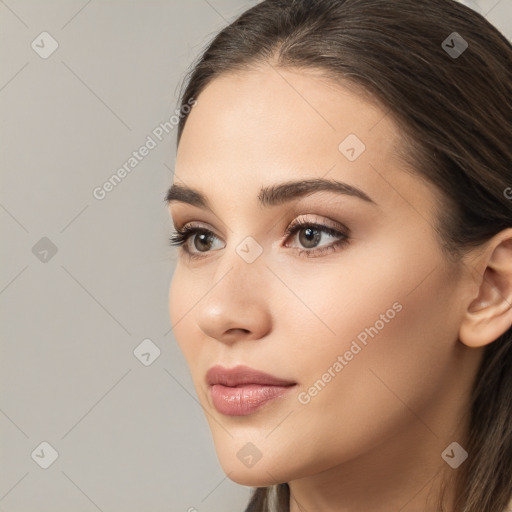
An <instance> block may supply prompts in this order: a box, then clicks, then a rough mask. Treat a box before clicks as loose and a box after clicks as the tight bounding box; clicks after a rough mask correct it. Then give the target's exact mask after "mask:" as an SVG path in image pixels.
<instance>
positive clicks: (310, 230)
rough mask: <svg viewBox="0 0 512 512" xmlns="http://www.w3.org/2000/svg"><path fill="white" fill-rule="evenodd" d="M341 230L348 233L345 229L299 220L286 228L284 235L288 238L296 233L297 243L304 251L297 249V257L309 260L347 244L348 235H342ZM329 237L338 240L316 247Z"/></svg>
mask: <svg viewBox="0 0 512 512" xmlns="http://www.w3.org/2000/svg"><path fill="white" fill-rule="evenodd" d="M342 230H343V231H346V232H348V229H347V228H345V227H340V230H338V229H334V228H331V227H329V226H325V225H324V224H319V223H316V222H310V221H307V220H304V219H299V220H297V221H295V222H294V223H293V224H292V225H291V226H290V227H288V229H287V230H286V235H287V237H288V238H289V237H291V236H293V235H296V234H297V233H298V235H299V236H298V241H299V243H300V245H302V247H305V249H300V248H299V249H298V253H299V256H305V257H308V258H311V257H316V256H320V255H323V254H325V253H327V252H334V251H336V250H337V249H338V248H341V247H343V246H345V245H346V244H348V243H349V242H348V239H349V238H348V234H347V233H344V232H343V231H342ZM323 235H327V236H323ZM329 237H330V238H331V239H332V238H334V239H338V240H335V241H334V242H332V243H329V244H327V245H321V246H318V244H319V243H320V242H321V241H322V239H323V238H327V239H329ZM295 238H297V237H295ZM327 241H329V240H327Z"/></svg>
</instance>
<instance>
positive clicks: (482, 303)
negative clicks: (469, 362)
mask: <svg viewBox="0 0 512 512" xmlns="http://www.w3.org/2000/svg"><path fill="white" fill-rule="evenodd" d="M486 245H487V247H486V249H485V250H484V251H483V253H481V254H479V256H478V258H477V262H476V265H473V268H474V270H476V272H473V274H475V277H474V279H475V283H474V285H475V286H474V288H473V295H472V297H471V298H470V299H469V303H468V306H467V308H466V310H465V311H464V317H463V319H462V323H461V325H460V329H459V340H460V341H461V342H462V343H464V344H465V345H467V346H469V347H482V346H484V345H488V344H489V343H492V342H493V341H495V340H496V339H497V338H499V337H500V336H501V335H502V334H503V333H504V332H506V331H507V330H508V329H509V328H510V327H511V326H512V228H507V229H505V230H503V231H501V232H500V233H498V234H497V235H495V236H494V237H493V238H492V239H491V240H489V241H488V242H487V244H486ZM475 288H476V297H475V293H474V292H475Z"/></svg>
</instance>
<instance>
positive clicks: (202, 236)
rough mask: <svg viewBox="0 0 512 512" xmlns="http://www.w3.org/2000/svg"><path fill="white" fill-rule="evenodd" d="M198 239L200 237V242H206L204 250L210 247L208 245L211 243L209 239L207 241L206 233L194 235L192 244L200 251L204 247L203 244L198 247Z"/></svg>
mask: <svg viewBox="0 0 512 512" xmlns="http://www.w3.org/2000/svg"><path fill="white" fill-rule="evenodd" d="M198 239H200V243H205V244H206V250H208V249H209V248H210V246H211V245H212V244H211V239H210V241H209V242H208V235H207V234H206V233H200V234H199V235H198V236H196V237H195V239H194V246H195V248H196V249H197V250H198V251H201V250H202V249H205V246H202V247H200V246H199V245H198Z"/></svg>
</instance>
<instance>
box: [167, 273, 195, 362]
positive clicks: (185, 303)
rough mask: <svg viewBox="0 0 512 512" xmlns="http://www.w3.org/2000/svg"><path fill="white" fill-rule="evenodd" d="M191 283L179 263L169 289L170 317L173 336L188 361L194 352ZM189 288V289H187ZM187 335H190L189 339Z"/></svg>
mask: <svg viewBox="0 0 512 512" xmlns="http://www.w3.org/2000/svg"><path fill="white" fill-rule="evenodd" d="M189 285H190V283H189V282H188V280H187V279H186V278H185V277H184V275H183V272H182V271H181V270H180V268H179V263H178V265H177V267H176V269H175V271H174V275H173V278H172V281H171V285H170V288H169V317H170V319H171V326H172V327H173V330H172V332H173V334H174V338H175V339H176V342H177V343H178V346H179V347H180V349H181V351H182V352H183V355H184V357H185V359H186V360H187V361H189V358H190V357H191V355H192V353H193V351H194V344H193V340H192V339H190V333H192V332H193V331H192V330H191V329H190V321H191V318H192V317H191V315H190V310H191V308H192V306H193V303H190V304H189V301H190V300H191V297H192V294H191V293H187V290H188V291H189V292H190V286H189ZM187 286H188V288H187ZM187 333H189V335H188V338H187Z"/></svg>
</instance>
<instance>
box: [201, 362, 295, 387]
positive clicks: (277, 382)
mask: <svg viewBox="0 0 512 512" xmlns="http://www.w3.org/2000/svg"><path fill="white" fill-rule="evenodd" d="M206 382H207V383H208V385H209V386H213V385H215V384H222V385H223V386H229V387H239V386H245V385H248V384H258V385H260V386H281V387H284V386H292V385H294V384H296V382H292V381H289V380H284V379H279V378H278V377H274V376H273V375H269V374H268V373H264V372H260V371H258V370H254V369H253V368H249V367H248V366H243V365H239V366H236V367H235V368H231V369H227V368H223V367H222V366H213V367H212V368H210V369H209V370H208V372H207V374H206Z"/></svg>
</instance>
